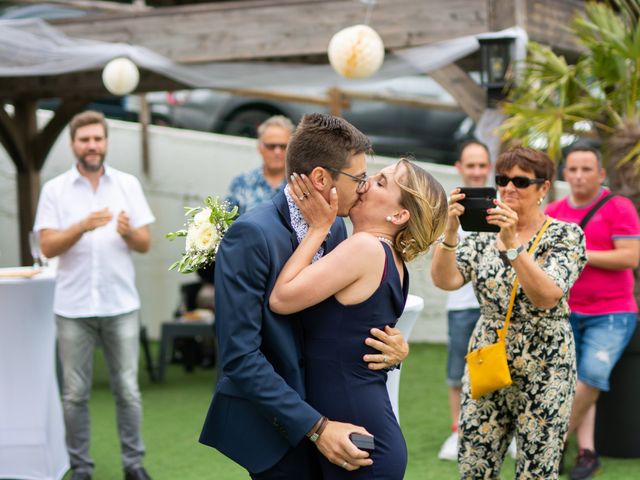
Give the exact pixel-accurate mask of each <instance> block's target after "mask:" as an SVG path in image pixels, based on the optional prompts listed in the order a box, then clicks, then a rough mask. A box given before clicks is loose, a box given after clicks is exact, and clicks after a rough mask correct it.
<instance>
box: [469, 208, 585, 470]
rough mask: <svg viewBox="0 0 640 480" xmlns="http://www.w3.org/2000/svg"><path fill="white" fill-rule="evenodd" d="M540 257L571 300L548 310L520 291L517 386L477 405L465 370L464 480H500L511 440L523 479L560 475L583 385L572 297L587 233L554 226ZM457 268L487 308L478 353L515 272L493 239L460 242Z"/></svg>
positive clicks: (489, 337)
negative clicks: (574, 407)
mask: <svg viewBox="0 0 640 480" xmlns="http://www.w3.org/2000/svg"><path fill="white" fill-rule="evenodd" d="M534 238H535V235H534V236H533V238H532V239H531V240H530V242H529V244H528V245H525V248H527V249H528V248H529V247H530V245H531V243H532V242H533V239H534ZM534 259H535V261H536V262H537V264H538V265H539V266H540V268H542V270H543V271H544V272H545V273H546V274H547V275H548V276H549V277H550V278H551V279H552V280H553V282H554V283H555V284H556V285H557V286H558V287H560V289H561V290H562V292H563V294H564V295H563V297H562V299H561V300H560V301H559V302H558V304H557V305H556V306H555V307H553V308H551V309H542V308H537V307H536V306H534V305H533V304H532V303H531V302H530V301H529V299H528V298H527V297H526V296H525V294H524V292H523V290H522V287H521V286H518V290H517V295H516V300H515V304H514V309H513V314H512V317H511V323H510V325H509V330H508V332H507V337H506V343H507V360H508V362H509V370H510V372H511V378H512V380H513V384H512V385H511V386H509V387H507V388H504V389H502V390H498V391H497V392H494V393H492V394H489V395H486V396H484V397H482V398H480V399H479V400H472V399H471V397H470V391H469V378H468V372H467V370H466V369H465V376H464V379H463V391H462V407H461V415H460V426H459V433H460V453H459V458H458V460H459V461H458V466H459V472H460V478H461V479H465V480H466V479H491V478H498V476H499V471H500V467H501V465H502V460H503V458H504V454H505V452H506V450H507V446H508V443H509V441H510V439H511V436H512V435H515V437H516V441H517V446H518V460H517V472H516V478H518V479H544V480H550V479H554V478H557V477H558V472H557V470H558V463H559V460H560V455H561V452H562V445H563V441H564V435H565V432H566V430H567V427H568V423H569V415H570V413H571V404H572V401H573V396H574V393H575V384H576V358H575V347H574V343H573V334H572V332H571V325H570V324H569V320H568V319H569V305H568V303H567V296H568V293H569V289H570V288H571V286H572V285H573V283H574V282H575V281H576V279H577V278H578V276H579V275H580V272H581V271H582V269H583V268H584V265H585V264H586V260H587V258H586V249H585V240H584V233H583V232H582V230H581V229H580V227H578V226H577V225H575V224H569V223H564V222H560V221H558V220H553V221H552V222H551V224H550V225H549V227H548V229H547V231H546V232H545V233H544V234H543V236H542V239H541V240H540V243H539V244H538V246H537V248H536V251H535V252H534ZM457 262H458V269H459V270H460V272H461V273H462V275H463V277H464V279H465V281H470V282H471V283H472V285H473V288H474V291H475V293H476V296H477V298H478V301H479V302H480V309H481V313H482V315H481V317H480V319H479V320H478V323H477V324H476V327H475V329H474V332H473V335H472V337H471V340H470V344H469V350H473V349H475V348H478V347H481V346H485V345H488V344H490V343H494V342H495V341H496V340H497V333H496V330H497V329H499V328H502V326H503V325H504V320H505V315H506V313H507V307H508V304H509V296H510V294H511V288H512V285H513V281H514V279H515V272H514V270H513V268H512V267H511V265H510V263H509V262H508V261H506V259H504V257H503V256H502V255H501V254H500V252H499V251H498V249H497V246H496V234H492V233H473V234H471V235H469V236H468V237H466V238H465V239H463V240H461V243H460V246H459V248H458V251H457Z"/></svg>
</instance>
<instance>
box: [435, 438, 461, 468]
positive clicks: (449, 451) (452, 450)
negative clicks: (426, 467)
mask: <svg viewBox="0 0 640 480" xmlns="http://www.w3.org/2000/svg"><path fill="white" fill-rule="evenodd" d="M438 458H439V459H440V460H451V461H454V462H457V461H458V432H453V433H452V434H451V435H449V438H447V439H446V440H445V442H444V443H443V444H442V447H441V448H440V452H439V453H438Z"/></svg>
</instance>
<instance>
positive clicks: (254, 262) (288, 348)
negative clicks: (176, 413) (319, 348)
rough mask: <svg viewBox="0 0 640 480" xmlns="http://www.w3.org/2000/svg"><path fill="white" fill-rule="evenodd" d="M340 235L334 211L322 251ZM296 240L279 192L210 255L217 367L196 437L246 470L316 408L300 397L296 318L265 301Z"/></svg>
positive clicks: (308, 422) (267, 457)
mask: <svg viewBox="0 0 640 480" xmlns="http://www.w3.org/2000/svg"><path fill="white" fill-rule="evenodd" d="M345 238H346V228H345V225H344V222H343V221H342V219H337V220H336V222H335V223H334V224H333V226H332V227H331V234H330V235H329V237H328V238H327V241H326V244H325V252H328V251H330V250H331V249H332V248H334V247H335V246H336V245H337V244H338V243H340V242H341V241H342V240H344V239H345ZM297 246H298V240H297V238H296V234H295V232H294V231H293V228H292V227H291V219H290V215H289V208H288V205H287V200H286V197H285V195H284V193H283V192H280V193H278V194H276V196H275V197H274V198H273V200H272V201H270V202H266V203H264V204H262V205H260V206H258V207H256V208H254V209H252V210H250V211H249V212H247V213H245V214H243V215H242V216H241V217H240V218H238V220H236V221H235V222H234V223H233V225H232V226H231V228H230V229H229V230H228V231H227V233H226V234H225V236H224V238H223V240H222V242H221V244H220V248H219V250H218V253H217V255H216V268H215V286H216V295H215V306H216V323H215V326H216V333H217V336H218V345H219V355H220V365H221V368H220V372H221V373H220V378H219V380H218V385H217V387H216V392H215V394H214V397H213V400H212V402H211V406H210V407H209V412H208V414H207V418H206V420H205V423H204V427H203V429H202V433H201V434H200V442H201V443H204V444H206V445H209V446H212V447H214V448H217V449H218V450H220V452H222V453H224V454H225V455H227V456H228V457H229V458H231V459H232V460H234V461H235V462H237V463H239V464H240V465H242V466H243V467H244V468H246V469H247V470H249V471H250V472H252V473H259V472H262V471H264V470H267V469H269V468H271V467H272V466H274V465H275V464H276V463H278V461H279V460H280V459H281V458H282V457H283V456H284V455H285V453H286V452H287V450H288V449H289V448H291V447H292V446H295V445H296V444H298V443H299V442H300V441H301V440H302V439H303V438H304V436H305V434H306V433H307V432H308V431H309V430H311V428H312V427H313V425H314V424H315V422H317V421H318V419H319V418H320V416H321V414H320V413H319V412H317V411H316V410H315V409H314V408H313V407H311V406H310V405H309V404H308V403H306V402H305V386H304V371H303V360H302V359H303V356H302V327H301V323H300V320H299V318H298V316H297V315H295V314H294V315H278V314H276V313H273V312H272V311H271V310H270V309H269V296H270V295H271V290H272V289H273V286H274V284H275V281H276V279H277V277H278V274H279V273H280V271H281V270H282V267H283V266H284V264H285V263H286V262H287V260H288V259H289V257H290V256H291V255H292V253H293V251H294V249H295V248H296V247H297Z"/></svg>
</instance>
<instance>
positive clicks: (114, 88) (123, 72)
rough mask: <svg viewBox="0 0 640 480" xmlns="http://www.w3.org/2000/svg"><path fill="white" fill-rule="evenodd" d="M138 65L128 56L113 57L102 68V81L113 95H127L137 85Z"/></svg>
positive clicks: (138, 78) (138, 77)
mask: <svg viewBox="0 0 640 480" xmlns="http://www.w3.org/2000/svg"><path fill="white" fill-rule="evenodd" d="M138 80H140V73H139V72H138V67H136V64H135V63H133V62H132V61H131V60H129V59H128V58H124V57H121V58H114V59H113V60H111V61H110V62H109V63H107V65H106V66H105V67H104V70H102V83H104V86H105V87H107V90H109V92H111V93H113V94H114V95H127V94H128V93H131V92H133V91H134V90H135V89H136V87H137V86H138Z"/></svg>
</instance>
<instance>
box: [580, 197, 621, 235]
mask: <svg viewBox="0 0 640 480" xmlns="http://www.w3.org/2000/svg"><path fill="white" fill-rule="evenodd" d="M613 197H614V195H613V193H608V194H607V195H605V196H604V197H602V198H601V199H600V201H599V202H598V203H596V204H595V205H594V206H593V207H591V210H589V211H588V212H587V214H586V215H585V216H584V218H583V219H582V221H581V222H580V228H581V229H582V230H584V227H586V226H587V223H589V220H591V217H593V216H594V215H595V214H596V212H597V211H598V210H600V207H602V206H603V205H604V204H605V203H607V202H608V201H609V200H610V199H612V198H613Z"/></svg>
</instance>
